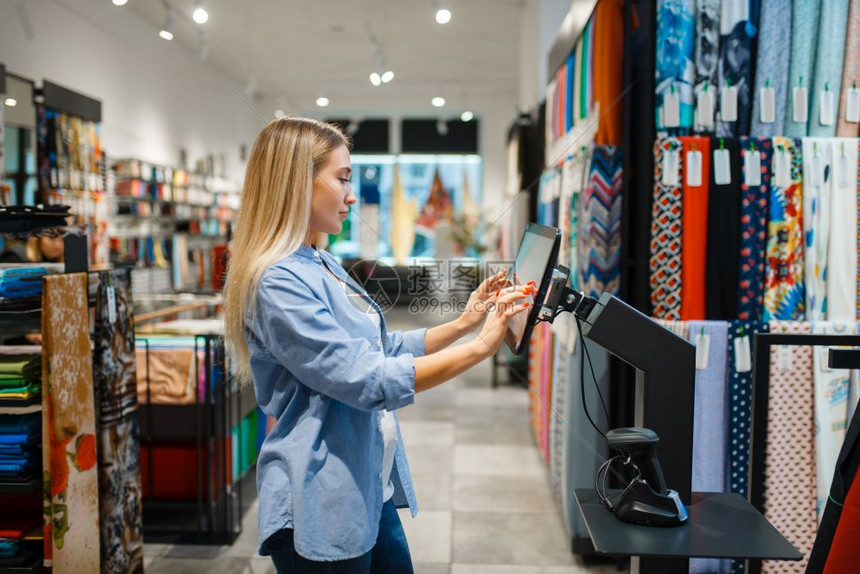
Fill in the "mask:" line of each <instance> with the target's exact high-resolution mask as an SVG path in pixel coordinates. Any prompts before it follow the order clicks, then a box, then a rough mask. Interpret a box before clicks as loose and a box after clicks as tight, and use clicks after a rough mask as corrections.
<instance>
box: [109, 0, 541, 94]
mask: <svg viewBox="0 0 860 574" xmlns="http://www.w3.org/2000/svg"><path fill="white" fill-rule="evenodd" d="M443 4H444V5H445V7H447V8H449V9H450V10H451V12H452V13H453V18H452V20H451V22H450V23H448V24H446V25H444V26H443V25H439V24H437V23H436V20H435V11H436V8H435V6H434V2H433V0H241V1H240V0H205V6H206V9H207V10H208V12H209V16H210V18H209V21H208V22H207V23H206V24H205V25H202V26H200V25H197V24H195V23H194V22H193V21H192V20H191V13H192V11H193V9H194V5H195V0H171V1H170V5H171V6H172V8H173V11H174V13H175V14H176V15H175V16H174V25H173V28H174V29H173V33H174V35H175V39H174V42H179V43H182V44H184V45H185V46H186V47H187V48H188V49H190V50H193V51H195V52H197V53H200V52H201V32H203V31H205V33H206V34H208V37H209V40H208V44H209V56H208V58H209V62H210V63H211V64H213V65H214V66H216V67H217V68H218V69H219V70H221V71H222V72H224V73H225V74H226V75H227V76H228V77H230V78H233V80H234V81H236V82H237V83H239V84H240V85H238V86H236V89H237V91H239V92H240V93H242V92H244V93H245V95H249V94H250V93H251V92H252V91H253V92H254V96H255V97H256V98H258V99H266V100H271V101H273V102H281V103H282V105H283V106H286V107H288V108H291V109H306V110H310V109H313V108H314V107H315V106H314V101H315V100H316V98H317V96H320V95H325V96H327V97H328V98H329V99H330V100H331V108H332V110H335V109H341V110H345V109H363V110H364V111H373V109H374V108H375V109H377V110H379V111H383V110H386V111H387V110H392V109H404V107H406V108H409V109H415V108H416V107H418V108H424V107H426V109H428V110H432V109H433V108H432V106H431V105H430V99H431V97H433V96H435V95H440V94H441V95H442V96H444V97H445V98H446V99H448V101H449V104H451V105H453V106H456V107H461V108H466V107H469V101H470V100H472V101H475V100H480V99H484V98H486V97H491V96H497V95H500V94H516V92H517V89H518V72H519V43H520V40H519V37H520V33H519V32H520V18H521V16H522V12H523V5H524V0H443ZM126 8H127V9H129V10H132V11H134V13H136V14H137V15H139V16H140V17H142V18H144V19H145V20H147V21H148V22H149V23H151V24H152V26H153V27H155V28H156V29H160V27H161V25H162V23H163V21H164V16H165V8H164V6H163V4H162V2H161V1H158V0H130V1H129V3H128V5H127V6H126ZM368 22H370V23H371V25H372V27H373V31H374V33H375V35H376V37H377V39H378V40H379V42H380V44H381V47H382V53H383V57H384V59H385V64H386V65H385V67H386V68H390V69H392V70H393V71H394V72H395V74H396V76H395V79H394V81H392V82H391V83H390V84H384V85H383V86H381V87H379V88H374V87H373V86H371V84H370V81H369V79H368V76H369V74H370V72H371V71H372V64H373V59H372V50H371V42H370V40H369V38H368V32H367V23H368ZM407 102H408V103H407Z"/></svg>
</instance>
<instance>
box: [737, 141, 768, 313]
mask: <svg viewBox="0 0 860 574" xmlns="http://www.w3.org/2000/svg"><path fill="white" fill-rule="evenodd" d="M740 147H741V154H742V155H745V154H747V153H750V152H752V151H757V152H758V153H759V158H760V161H761V173H760V174H759V177H760V178H761V185H755V186H750V185H747V181H748V179H747V173H746V166H745V165H744V177H743V179H742V180H741V237H740V261H739V262H738V269H739V271H738V274H739V281H738V319H743V320H749V321H760V320H761V318H762V315H763V306H764V285H765V272H764V268H765V250H766V248H767V213H768V202H769V199H770V182H771V178H770V173H771V172H770V168H771V157H772V151H773V145H772V142H771V140H770V138H762V139H758V138H746V137H744V138H741V140H740Z"/></svg>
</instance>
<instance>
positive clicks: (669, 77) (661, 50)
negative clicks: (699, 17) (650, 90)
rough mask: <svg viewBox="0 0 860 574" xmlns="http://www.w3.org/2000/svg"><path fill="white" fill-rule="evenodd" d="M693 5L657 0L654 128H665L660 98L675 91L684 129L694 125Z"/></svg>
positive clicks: (684, 1) (689, 0) (677, 0)
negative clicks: (655, 126)
mask: <svg viewBox="0 0 860 574" xmlns="http://www.w3.org/2000/svg"><path fill="white" fill-rule="evenodd" d="M694 14H695V8H694V6H693V0H658V1H657V44H656V45H657V65H656V77H657V83H656V94H655V98H654V106H655V109H656V115H657V124H656V125H657V130H658V131H659V130H666V129H667V128H666V126H665V122H664V121H663V99H664V96H665V95H666V94H670V93H675V94H677V95H678V97H679V98H680V102H681V105H680V112H681V114H680V115H681V122H680V130H676V129H675V128H671V129H672V131H679V133H680V132H683V131H684V130H689V129H690V128H692V127H693V109H694V105H695V102H694V101H693V83H694V82H695V81H696V78H695V64H694V62H693V44H694V39H695V35H696V29H695V20H694V17H693V15H694Z"/></svg>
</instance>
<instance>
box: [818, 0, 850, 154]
mask: <svg viewBox="0 0 860 574" xmlns="http://www.w3.org/2000/svg"><path fill="white" fill-rule="evenodd" d="M816 4H818V2H816ZM820 4H821V18H820V21H819V24H818V49H817V51H816V53H815V84H814V85H813V88H812V93H811V94H809V96H810V98H809V101H810V103H811V104H812V105H811V106H810V108H809V135H811V136H818V137H834V136H835V135H836V124H837V123H838V122H839V117H838V115H837V114H838V111H839V95H840V94H841V93H842V92H841V91H842V62H843V60H844V59H845V30H846V28H847V26H848V1H847V0H823V1H821V2H820ZM825 88H827V89H829V90H830V91H831V92H833V98H834V102H835V104H834V106H833V108H834V109H833V123H832V124H831V125H829V126H824V125H821V122H820V113H821V112H820V109H821V92H823V91H824V90H825Z"/></svg>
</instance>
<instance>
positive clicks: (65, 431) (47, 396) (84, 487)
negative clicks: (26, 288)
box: [42, 273, 100, 574]
mask: <svg viewBox="0 0 860 574" xmlns="http://www.w3.org/2000/svg"><path fill="white" fill-rule="evenodd" d="M42 309H43V313H42V349H43V353H42V428H43V429H44V430H43V433H42V441H43V444H42V463H43V467H44V472H45V475H46V485H45V501H44V505H43V508H44V512H45V517H44V518H45V522H44V544H45V564H46V565H53V572H56V573H57V574H63V573H66V572H69V573H77V572H98V571H99V562H100V553H99V547H100V544H99V484H98V471H97V469H96V463H97V458H96V436H95V432H96V418H95V401H94V399H93V362H92V353H91V351H90V338H89V332H90V331H89V312H88V309H87V274H86V273H71V274H63V275H49V276H46V277H45V278H44V289H43V291H42Z"/></svg>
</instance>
